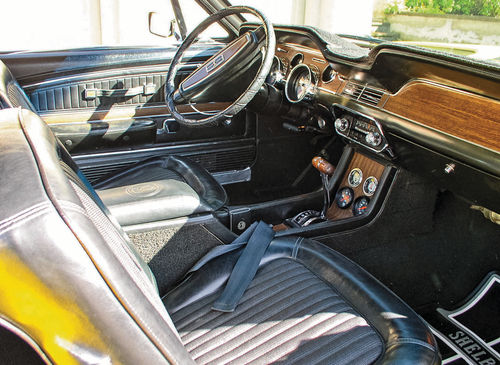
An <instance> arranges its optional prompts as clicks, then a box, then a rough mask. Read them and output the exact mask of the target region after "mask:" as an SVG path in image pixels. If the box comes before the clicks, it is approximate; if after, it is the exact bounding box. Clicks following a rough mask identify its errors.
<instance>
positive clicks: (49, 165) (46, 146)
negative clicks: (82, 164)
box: [0, 109, 192, 364]
mask: <svg viewBox="0 0 500 365" xmlns="http://www.w3.org/2000/svg"><path fill="white" fill-rule="evenodd" d="M0 140H1V141H2V142H1V143H0V169H1V175H0V176H1V184H0V197H1V199H2V205H1V209H0V273H1V276H0V277H1V282H0V287H1V292H2V296H1V299H0V318H1V320H0V324H3V325H4V326H6V327H9V326H10V327H15V328H16V329H17V331H18V332H19V333H22V334H23V337H24V338H25V339H28V341H29V343H30V344H31V345H32V346H33V347H34V348H35V349H36V350H37V351H38V352H39V353H40V354H41V355H42V356H45V357H46V358H48V359H49V360H50V361H53V362H56V363H68V362H74V361H75V360H77V361H81V362H92V363H94V362H101V361H103V362H110V363H115V362H116V363H148V364H149V363H167V362H170V363H191V362H192V360H191V358H190V356H189V354H188V353H187V351H186V350H185V348H184V346H183V345H182V343H181V341H180V339H179V337H178V334H177V332H176V330H175V328H174V326H173V323H172V321H171V320H170V317H169V315H168V313H167V312H166V310H165V308H164V306H163V304H162V302H161V300H160V298H159V296H158V294H157V291H156V287H155V285H154V279H152V274H151V272H150V270H149V269H148V268H147V265H146V264H145V263H144V262H142V260H140V258H139V257H138V255H136V254H134V252H133V249H132V248H131V247H130V246H129V245H128V242H127V237H126V235H125V233H124V232H123V231H122V230H121V228H120V227H119V226H117V225H115V224H113V222H112V220H111V219H110V217H108V216H107V215H106V213H105V211H103V209H102V208H103V206H101V207H100V206H99V205H100V202H99V200H98V198H96V197H95V196H93V194H94V193H93V191H92V188H91V187H90V185H88V184H85V181H82V180H81V179H80V178H79V176H82V175H81V174H80V173H79V171H78V170H77V169H76V168H75V166H74V165H73V163H72V160H71V158H70V157H69V154H67V151H65V150H64V147H63V146H61V145H60V144H58V142H57V140H56V138H55V137H54V135H53V134H52V133H51V131H50V129H49V128H48V127H47V126H46V125H45V123H44V122H43V121H42V120H41V119H40V118H39V117H38V116H37V115H36V114H34V113H32V112H30V111H27V110H22V109H5V110H2V111H0ZM72 165H73V166H72Z"/></svg>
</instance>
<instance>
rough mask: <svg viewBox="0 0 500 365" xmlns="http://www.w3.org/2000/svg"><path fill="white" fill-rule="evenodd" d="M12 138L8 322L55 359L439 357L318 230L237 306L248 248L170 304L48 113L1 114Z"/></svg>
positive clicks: (387, 360)
mask: <svg viewBox="0 0 500 365" xmlns="http://www.w3.org/2000/svg"><path fill="white" fill-rule="evenodd" d="M0 137H1V139H2V141H3V143H2V144H1V145H0V152H1V153H0V168H1V170H2V175H1V176H7V177H8V179H7V178H5V179H3V180H2V184H0V197H1V199H2V202H3V204H2V208H1V210H0V264H1V265H0V268H7V270H4V271H2V273H3V274H2V275H3V276H2V281H1V282H0V291H1V292H2V300H1V301H0V325H1V324H3V323H4V322H3V321H8V323H9V325H10V326H14V327H16V328H17V329H18V331H19V333H24V334H25V337H26V338H30V339H31V341H32V342H31V343H32V345H33V347H35V348H36V349H37V351H38V352H39V353H40V354H43V356H44V357H45V358H47V359H50V361H51V362H54V363H67V362H69V361H70V360H71V361H74V362H80V363H97V362H98V363H124V364H125V363H130V364H136V363H144V364H164V363H177V364H190V363H194V360H193V357H194V358H195V360H197V361H198V362H199V363H209V362H215V363H225V362H233V363H248V362H256V363H269V362H278V363H307V364H311V363H372V362H377V363H383V364H434V363H438V362H439V355H438V352H437V348H436V344H435V341H434V338H433V336H432V334H431V332H430V331H429V329H428V328H427V326H426V325H425V323H424V322H423V321H422V320H421V319H420V318H419V317H418V316H417V315H416V314H415V313H414V312H413V311H412V310H411V309H410V308H409V307H408V306H407V305H406V304H404V303H403V302H402V301H401V300H400V299H399V298H398V297H396V296H395V295H394V294H393V293H391V292H390V291H389V290H388V289H387V288H385V287H384V286H383V285H382V284H380V283H379V282H378V281H377V280H376V279H374V278H373V277H372V276H371V275H369V274H368V273H367V272H366V271H364V270H363V269H362V268H360V267H359V266H357V265H356V264H354V263H352V262H351V261H349V260H348V259H346V258H345V257H343V256H341V255H340V254H338V253H336V252H334V251H332V250H330V249H328V248H327V247H325V246H323V245H321V244H319V243H317V242H314V241H311V240H307V239H302V238H294V237H286V238H278V239H275V240H274V241H273V242H272V243H271V244H270V246H269V248H268V250H267V252H266V255H265V256H264V258H263V260H262V261H261V263H260V266H261V267H260V269H259V271H258V273H257V276H256V278H255V280H254V281H253V283H252V284H251V287H250V288H249V289H248V290H247V292H246V293H245V295H244V297H243V298H242V302H241V303H240V305H239V306H238V307H237V309H236V311H235V312H233V313H220V312H212V311H210V310H209V309H208V308H209V307H210V305H211V300H212V297H213V296H214V295H216V294H217V293H218V292H219V291H220V290H221V288H222V286H223V285H224V283H225V280H226V279H227V278H228V276H229V274H230V272H231V270H232V267H233V265H234V263H235V261H236V260H237V258H238V257H239V254H240V251H233V252H232V253H230V254H225V255H223V256H220V257H218V258H216V259H214V260H211V261H209V262H208V263H207V264H205V265H203V266H202V267H201V268H200V269H199V270H198V271H195V272H194V273H193V274H191V275H190V276H189V277H188V278H187V279H186V280H185V281H184V282H183V283H182V284H181V285H180V286H179V287H177V288H176V289H174V290H173V291H171V292H170V293H169V294H167V295H166V296H165V297H164V298H162V300H163V303H162V301H161V300H160V298H159V296H158V294H157V292H156V291H155V286H154V279H152V278H151V277H150V272H149V270H148V268H147V266H146V265H145V264H144V263H143V262H141V260H140V258H138V257H137V256H136V255H135V254H134V252H133V249H132V248H131V247H130V246H129V245H128V244H127V243H128V242H127V241H128V239H127V237H126V235H125V234H124V233H123V231H122V230H121V228H120V227H119V226H116V225H115V224H113V218H112V217H109V216H108V215H107V214H106V211H105V210H103V208H102V207H101V206H100V202H99V199H98V197H97V196H95V193H94V192H93V191H92V188H91V187H90V186H88V184H86V183H85V181H78V176H80V172H79V171H78V170H73V169H74V168H75V167H74V165H72V163H71V162H72V161H70V160H69V161H62V162H64V163H61V159H62V160H64V159H65V158H69V156H68V154H67V153H66V151H64V147H63V146H61V145H60V144H58V143H57V141H56V139H55V137H54V136H53V134H52V133H51V132H50V130H49V129H48V127H47V126H46V125H45V124H44V123H43V122H42V121H41V119H40V118H39V117H37V116H36V115H35V114H33V113H31V112H29V111H22V110H20V109H17V110H16V109H10V110H4V111H0ZM68 168H70V169H72V170H73V172H68V171H67V169H68ZM166 269H168V268H166ZM170 315H171V316H172V317H170Z"/></svg>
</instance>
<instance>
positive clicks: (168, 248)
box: [129, 224, 226, 296]
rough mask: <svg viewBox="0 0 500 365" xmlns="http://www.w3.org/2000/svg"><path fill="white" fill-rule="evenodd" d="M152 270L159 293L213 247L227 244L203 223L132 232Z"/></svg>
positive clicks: (133, 238) (139, 249) (178, 278)
mask: <svg viewBox="0 0 500 365" xmlns="http://www.w3.org/2000/svg"><path fill="white" fill-rule="evenodd" d="M129 237H130V240H131V241H132V243H133V244H134V246H135V248H136V249H137V251H138V252H139V254H140V255H141V257H142V258H143V259H144V261H146V262H147V263H148V265H149V267H150V268H151V271H152V272H153V274H154V276H155V278H156V282H157V284H158V290H159V292H160V296H161V295H163V294H165V293H166V292H167V291H168V290H169V289H171V288H172V287H173V286H175V284H177V283H178V282H179V281H180V280H181V279H182V277H183V276H184V274H185V273H186V272H187V271H188V270H189V269H190V268H191V267H192V266H193V265H194V264H195V263H196V261H198V260H199V259H200V258H201V257H202V256H203V255H205V254H206V253H207V252H208V251H209V250H210V249H212V248H213V247H215V246H217V245H221V244H224V243H226V242H223V241H222V240H221V239H220V238H219V237H217V236H216V235H215V234H213V233H212V232H211V231H209V230H208V229H207V227H205V226H204V225H199V224H196V225H187V226H182V227H174V228H168V229H161V230H155V231H148V232H143V233H134V234H129Z"/></svg>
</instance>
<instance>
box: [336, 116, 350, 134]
mask: <svg viewBox="0 0 500 365" xmlns="http://www.w3.org/2000/svg"><path fill="white" fill-rule="evenodd" d="M348 128H349V121H348V120H347V119H346V118H337V120H335V129H336V130H338V131H340V132H345V131H346V130H347V129H348Z"/></svg>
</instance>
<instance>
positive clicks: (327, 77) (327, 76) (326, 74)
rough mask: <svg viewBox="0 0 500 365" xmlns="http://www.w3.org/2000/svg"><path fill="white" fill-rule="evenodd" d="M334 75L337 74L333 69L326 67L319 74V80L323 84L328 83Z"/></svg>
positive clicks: (330, 66) (329, 66)
mask: <svg viewBox="0 0 500 365" xmlns="http://www.w3.org/2000/svg"><path fill="white" fill-rule="evenodd" d="M336 75H337V72H336V71H335V70H334V69H333V67H332V65H328V66H326V68H325V69H324V71H323V73H322V74H321V80H323V82H330V81H332V80H333V79H334V78H335V76H336Z"/></svg>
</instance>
